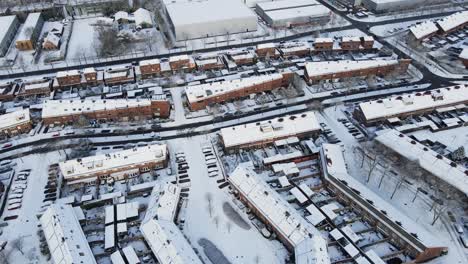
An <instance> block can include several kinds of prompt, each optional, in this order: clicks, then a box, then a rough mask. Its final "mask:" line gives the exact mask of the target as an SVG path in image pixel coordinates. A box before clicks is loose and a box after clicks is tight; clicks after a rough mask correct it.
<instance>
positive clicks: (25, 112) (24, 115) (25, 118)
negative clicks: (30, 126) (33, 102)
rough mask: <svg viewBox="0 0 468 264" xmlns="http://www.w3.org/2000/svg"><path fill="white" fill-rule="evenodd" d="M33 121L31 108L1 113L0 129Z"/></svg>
mask: <svg viewBox="0 0 468 264" xmlns="http://www.w3.org/2000/svg"><path fill="white" fill-rule="evenodd" d="M29 122H31V116H30V115H29V108H26V109H21V110H18V111H14V112H11V113H7V114H4V115H0V130H4V129H9V128H13V127H16V126H19V125H22V124H26V123H29Z"/></svg>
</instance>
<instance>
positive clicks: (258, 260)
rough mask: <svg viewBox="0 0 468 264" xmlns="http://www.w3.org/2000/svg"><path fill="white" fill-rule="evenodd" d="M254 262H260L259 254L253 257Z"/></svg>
mask: <svg viewBox="0 0 468 264" xmlns="http://www.w3.org/2000/svg"><path fill="white" fill-rule="evenodd" d="M254 262H255V264H259V263H260V256H259V255H256V256H255V257H254Z"/></svg>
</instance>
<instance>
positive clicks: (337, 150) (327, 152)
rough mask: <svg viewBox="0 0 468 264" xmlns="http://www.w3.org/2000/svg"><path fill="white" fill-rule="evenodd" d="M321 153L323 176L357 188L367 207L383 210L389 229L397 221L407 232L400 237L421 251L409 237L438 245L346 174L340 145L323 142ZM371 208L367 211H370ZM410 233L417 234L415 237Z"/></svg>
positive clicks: (422, 229)
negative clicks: (367, 204) (388, 222)
mask: <svg viewBox="0 0 468 264" xmlns="http://www.w3.org/2000/svg"><path fill="white" fill-rule="evenodd" d="M400 148H401V147H400ZM321 155H322V164H323V166H324V168H323V170H324V173H325V177H330V176H331V177H334V178H335V179H336V180H338V181H339V182H345V185H346V186H347V187H349V188H350V189H354V190H357V191H358V192H359V196H360V197H362V199H365V200H367V201H372V202H373V203H372V205H369V206H370V207H371V208H369V209H373V210H377V211H379V212H381V211H385V212H386V214H385V218H387V219H388V220H389V221H390V222H391V223H393V225H390V224H389V225H388V226H389V227H390V228H391V229H393V230H395V226H396V225H395V223H396V222H398V223H399V224H397V226H399V227H401V228H402V229H403V230H405V231H406V232H407V234H406V235H405V234H404V235H403V237H402V239H406V240H407V241H408V242H409V243H411V244H413V245H414V246H415V247H416V248H418V249H419V250H421V251H423V250H425V248H421V247H420V245H417V244H415V243H413V242H412V241H409V240H410V239H411V240H416V241H419V242H422V243H423V244H424V247H431V246H440V240H439V239H437V238H436V237H434V236H433V235H432V234H431V233H430V232H429V231H427V230H426V229H424V227H422V226H421V225H420V224H418V223H416V222H414V221H413V220H412V219H410V218H409V217H407V216H406V215H405V214H403V213H402V212H401V211H400V210H398V209H396V208H395V207H393V206H392V205H391V204H389V203H388V202H387V201H385V200H384V199H382V198H381V197H380V196H379V195H378V194H376V193H374V192H373V191H372V190H370V189H369V188H368V187H367V186H365V185H363V184H362V183H361V182H359V181H358V180H356V179H355V178H354V177H352V176H350V175H349V174H348V171H347V168H346V162H345V160H344V157H343V152H342V149H341V146H339V145H336V144H323V145H322V153H321ZM373 210H369V211H370V212H371V213H372V212H373ZM373 215H374V216H376V217H379V215H377V214H375V213H373ZM388 220H386V219H382V221H383V222H382V223H384V224H385V223H387V222H386V221H388ZM395 231H397V230H395ZM397 232H398V231H397ZM411 234H415V235H417V238H416V237H415V236H414V235H411Z"/></svg>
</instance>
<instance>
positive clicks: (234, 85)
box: [185, 73, 284, 111]
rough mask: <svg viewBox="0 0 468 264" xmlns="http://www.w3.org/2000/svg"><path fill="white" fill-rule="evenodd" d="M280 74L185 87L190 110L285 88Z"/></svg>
mask: <svg viewBox="0 0 468 264" xmlns="http://www.w3.org/2000/svg"><path fill="white" fill-rule="evenodd" d="M283 78H284V77H283V75H282V74H280V73H275V74H270V75H260V76H254V77H249V78H244V79H235V80H229V81H221V82H214V83H206V84H199V85H193V86H187V87H185V94H186V96H187V101H188V104H189V106H190V109H191V110H193V111H197V110H201V109H204V108H206V107H207V106H209V105H212V104H216V103H221V102H225V101H229V100H234V99H238V98H242V97H246V96H248V95H250V94H253V93H259V92H264V91H270V90H273V89H275V88H279V87H282V86H283Z"/></svg>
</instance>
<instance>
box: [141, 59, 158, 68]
mask: <svg viewBox="0 0 468 264" xmlns="http://www.w3.org/2000/svg"><path fill="white" fill-rule="evenodd" d="M160 63H161V61H160V60H159V59H152V60H142V61H140V63H139V64H140V66H146V65H155V64H160Z"/></svg>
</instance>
